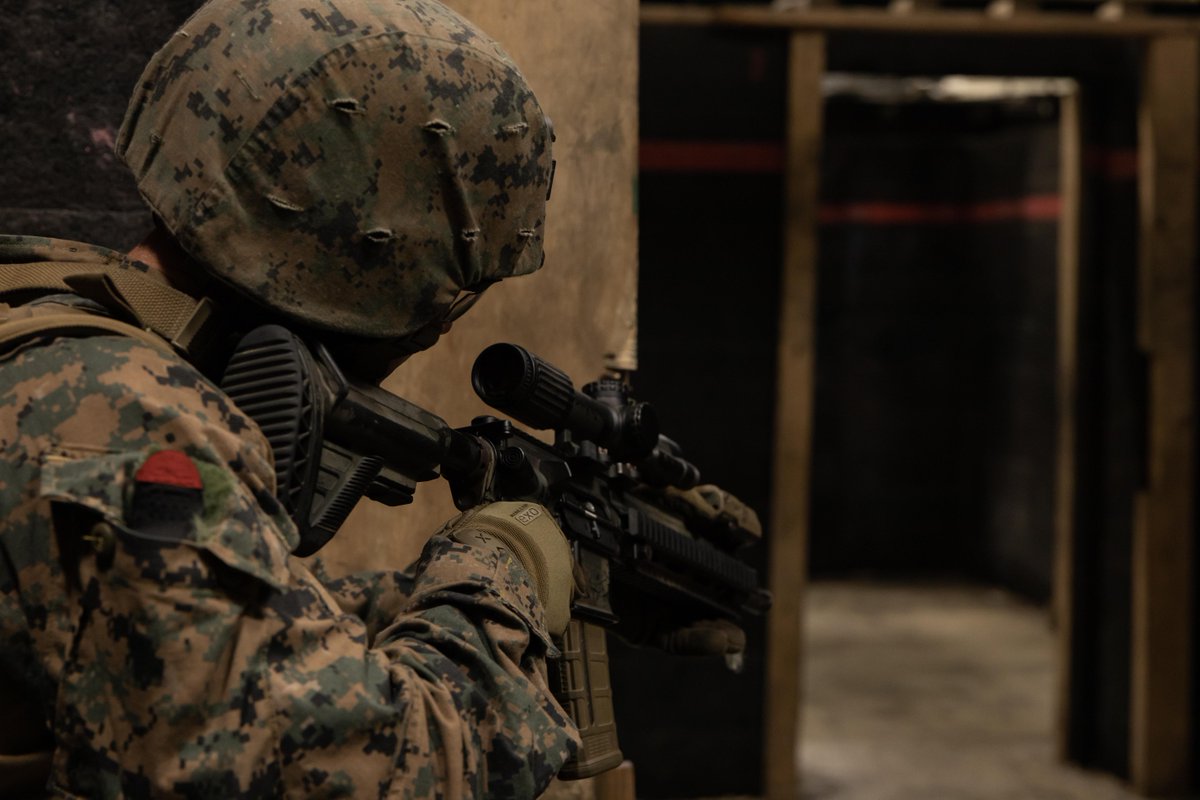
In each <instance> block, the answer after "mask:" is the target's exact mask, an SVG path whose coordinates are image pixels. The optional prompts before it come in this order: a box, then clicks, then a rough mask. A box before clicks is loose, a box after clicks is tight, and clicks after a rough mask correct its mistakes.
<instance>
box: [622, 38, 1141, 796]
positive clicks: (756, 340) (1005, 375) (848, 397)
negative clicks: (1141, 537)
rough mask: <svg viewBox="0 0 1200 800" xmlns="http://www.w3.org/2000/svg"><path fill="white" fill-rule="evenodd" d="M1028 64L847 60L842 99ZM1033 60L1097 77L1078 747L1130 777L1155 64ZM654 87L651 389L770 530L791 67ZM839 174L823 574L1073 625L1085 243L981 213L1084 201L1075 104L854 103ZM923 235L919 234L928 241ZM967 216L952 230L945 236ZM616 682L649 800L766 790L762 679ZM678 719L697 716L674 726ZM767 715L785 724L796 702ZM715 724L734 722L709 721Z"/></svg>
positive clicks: (867, 54)
mask: <svg viewBox="0 0 1200 800" xmlns="http://www.w3.org/2000/svg"><path fill="white" fill-rule="evenodd" d="M1011 46H1012V45H1011V43H1005V42H1000V41H989V40H986V39H971V40H970V41H969V42H963V41H962V40H959V41H957V42H952V41H948V40H941V39H937V38H936V37H919V38H918V39H912V38H904V39H901V40H897V39H894V38H893V39H888V38H886V37H875V38H873V37H859V38H854V37H849V36H836V35H835V36H832V37H831V39H830V44H829V58H830V68H831V70H846V71H849V72H864V73H871V74H876V75H877V74H879V73H880V72H883V73H884V74H888V73H889V72H891V73H896V72H898V73H901V74H908V75H925V76H930V77H938V73H936V72H931V71H930V70H931V69H933V68H935V65H939V66H938V67H937V68H941V69H945V68H946V67H945V65H946V64H947V63H955V62H957V63H958V64H959V65H960V67H961V71H962V72H965V73H977V74H989V73H990V71H991V70H990V69H989V66H988V65H989V63H991V62H995V61H996V60H997V58H996V56H997V55H998V54H1001V53H1003V50H1004V48H1006V47H1011ZM1064 48H1072V49H1074V52H1070V53H1066V52H1065V51H1064ZM1025 55H1026V56H1027V58H1026V60H1025V62H1024V63H1025V69H1024V70H1023V72H1025V73H1026V74H1031V75H1038V74H1043V75H1049V76H1054V75H1057V74H1061V73H1059V72H1056V71H1055V68H1056V66H1057V65H1059V64H1061V63H1063V62H1064V61H1070V63H1072V64H1075V65H1076V66H1077V68H1078V69H1077V72H1076V73H1075V75H1076V76H1077V77H1078V78H1079V79H1080V81H1081V91H1082V96H1083V98H1084V100H1083V108H1084V119H1083V129H1084V152H1085V176H1084V207H1083V219H1082V224H1083V228H1084V235H1083V237H1082V238H1083V240H1084V242H1085V243H1086V244H1085V246H1084V250H1083V252H1082V253H1081V263H1082V271H1083V277H1082V286H1081V288H1080V291H1081V299H1082V305H1083V307H1084V308H1085V309H1087V311H1086V312H1085V315H1084V318H1083V319H1082V320H1081V331H1080V336H1081V339H1082V344H1081V353H1080V360H1081V361H1080V371H1081V374H1080V390H1081V399H1080V403H1079V407H1078V413H1079V429H1078V432H1077V433H1078V439H1079V446H1078V451H1077V458H1078V459H1079V461H1080V464H1081V465H1082V467H1081V470H1082V474H1080V475H1079V476H1078V486H1077V497H1076V505H1077V509H1078V511H1077V513H1078V516H1079V520H1078V531H1079V534H1078V537H1079V545H1078V552H1077V554H1076V556H1077V558H1076V564H1075V569H1076V583H1077V586H1076V587H1075V589H1076V597H1077V598H1078V607H1077V609H1076V620H1077V622H1076V624H1077V626H1078V631H1077V640H1078V641H1077V642H1076V643H1075V645H1074V646H1075V647H1076V649H1077V652H1078V654H1079V656H1078V657H1077V659H1076V666H1077V672H1078V674H1076V675H1074V676H1073V681H1072V685H1073V691H1074V692H1075V695H1076V697H1075V699H1076V702H1077V703H1078V705H1079V706H1080V708H1082V709H1083V712H1082V713H1081V714H1080V715H1079V719H1078V720H1077V723H1078V724H1077V725H1076V727H1075V729H1073V730H1072V732H1071V737H1072V742H1071V748H1072V754H1073V757H1074V758H1075V759H1076V760H1078V761H1081V762H1082V763H1085V764H1089V765H1092V766H1098V767H1102V768H1105V769H1109V770H1112V771H1115V772H1117V773H1118V774H1123V773H1125V772H1126V770H1127V763H1126V750H1127V738H1126V737H1127V733H1126V732H1127V727H1128V687H1129V675H1128V661H1129V657H1128V653H1129V644H1128V638H1129V602H1130V598H1129V589H1128V587H1129V583H1130V578H1129V567H1128V558H1129V540H1130V532H1131V519H1132V517H1131V513H1132V511H1131V500H1132V496H1133V492H1134V491H1135V490H1136V489H1137V487H1138V485H1139V481H1140V479H1141V476H1140V473H1139V467H1138V464H1139V463H1140V457H1141V452H1142V443H1141V441H1140V437H1141V432H1140V420H1142V419H1144V413H1143V397H1142V395H1143V377H1144V376H1143V375H1142V371H1141V370H1142V367H1141V363H1140V360H1139V358H1138V356H1137V353H1136V350H1135V348H1134V343H1133V333H1134V328H1133V319H1134V317H1133V311H1134V309H1133V301H1134V297H1135V285H1134V275H1135V273H1134V268H1135V264H1136V172H1134V171H1131V170H1130V169H1129V168H1128V165H1129V160H1130V158H1132V153H1133V148H1134V145H1135V142H1136V138H1135V137H1136V131H1135V130H1134V128H1133V120H1134V118H1135V116H1134V113H1133V110H1134V109H1135V108H1136V102H1137V98H1136V92H1135V90H1134V88H1133V87H1132V86H1130V85H1128V83H1126V82H1123V81H1124V80H1125V79H1122V78H1119V77H1118V76H1119V75H1122V74H1124V75H1129V74H1134V72H1133V70H1132V69H1131V68H1130V65H1131V64H1132V59H1134V58H1136V54H1135V53H1134V52H1132V51H1130V50H1129V49H1127V48H1125V47H1124V46H1118V45H1112V44H1108V45H1104V46H1099V45H1096V43H1088V42H1083V43H1075V44H1069V45H1064V44H1063V43H1062V42H1053V43H1050V44H1048V45H1039V46H1036V47H1033V48H1032V49H1030V51H1029V52H1028V53H1027V54H1025ZM641 59H642V60H641V101H640V109H641V110H640V113H641V123H640V124H641V138H642V143H643V171H642V175H641V179H640V203H641V206H640V231H641V233H640V237H641V238H640V265H641V266H640V275H641V277H640V298H639V308H640V315H639V325H640V333H639V345H640V354H641V357H640V363H641V368H642V369H641V371H640V373H639V376H638V383H637V387H638V389H639V390H640V394H641V395H642V396H643V397H644V399H647V400H650V401H652V402H653V403H655V405H656V406H657V408H658V411H659V415H660V417H661V418H663V419H664V420H668V421H669V422H670V430H671V431H672V432H677V433H678V438H679V439H680V440H681V441H685V442H687V443H688V446H689V448H688V449H689V452H688V455H689V456H691V457H692V458H693V459H694V460H695V461H696V462H697V463H698V464H699V465H700V466H701V467H702V469H704V470H705V471H706V473H707V474H706V477H707V478H709V479H712V480H714V481H716V482H719V483H721V484H722V485H723V486H725V487H726V488H729V489H730V490H732V491H734V492H735V493H736V494H738V495H740V496H742V497H744V498H745V499H746V500H748V501H750V502H751V503H752V504H754V505H755V506H756V507H757V508H758V509H759V510H760V511H761V512H762V513H763V514H764V516H765V514H766V513H767V511H768V510H769V508H770V497H769V483H770V481H769V474H770V473H769V468H770V458H771V446H772V441H771V427H770V420H771V417H772V415H773V414H774V413H775V408H774V406H775V387H774V371H775V336H776V332H777V328H778V321H777V306H778V275H779V270H780V266H779V265H780V258H781V240H782V230H783V225H784V220H783V218H782V211H781V204H782V194H781V189H782V185H781V177H782V176H781V168H782V152H783V139H784V136H785V129H784V125H785V123H784V109H785V100H786V97H785V87H784V76H785V70H786V50H785V46H784V42H783V40H782V38H780V37H777V36H773V35H771V34H769V33H764V32H737V31H725V32H714V31H709V30H697V29H683V28H646V29H643V31H642V49H641ZM1008 60H1009V61H1010V62H1011V59H1008ZM670 142H683V143H686V144H689V145H695V144H697V143H701V144H707V145H715V146H716V147H717V148H718V149H719V148H720V147H722V146H730V145H732V146H735V147H736V146H749V147H751V149H755V150H756V151H757V152H759V153H763V152H766V153H768V154H770V153H771V152H777V153H778V159H777V161H778V163H777V164H776V165H775V167H774V168H772V167H771V166H770V164H769V162H770V161H771V159H770V157H768V158H766V162H768V164H767V166H764V163H763V161H761V160H759V161H755V162H753V163H748V164H747V165H745V166H744V167H743V168H739V167H738V166H737V165H736V164H733V165H731V164H730V163H728V160H723V159H721V158H719V157H716V158H709V159H708V160H706V157H705V156H704V155H700V156H695V157H694V160H695V164H694V165H693V166H692V167H691V168H688V167H686V166H681V165H680V164H679V163H673V164H669V165H666V166H664V165H663V163H662V162H661V161H658V160H656V159H655V158H654V157H652V156H651V154H654V153H660V152H661V151H662V150H663V148H664V146H666V145H669V143H670ZM823 146H824V150H823V154H822V175H821V204H822V216H823V219H824V222H823V224H822V226H821V229H820V238H819V246H818V297H817V367H816V372H817V385H816V408H815V421H814V422H815V427H814V430H815V438H814V450H813V484H812V486H811V491H812V498H811V502H812V507H811V508H812V510H811V514H812V518H811V529H810V541H809V562H810V571H811V574H812V576H813V577H816V578H821V577H847V576H854V577H867V578H871V579H877V580H906V581H911V580H914V579H916V580H933V581H951V582H961V581H968V582H975V583H985V584H989V585H997V586H1001V587H1005V588H1007V589H1010V590H1012V591H1015V592H1017V593H1019V594H1021V595H1024V596H1025V597H1026V598H1028V599H1029V600H1031V601H1033V602H1036V603H1039V604H1045V603H1047V601H1048V600H1049V598H1050V594H1051V591H1052V574H1053V547H1054V528H1053V509H1054V506H1053V502H1054V494H1053V493H1054V479H1055V461H1054V458H1055V435H1056V433H1055V431H1056V428H1055V413H1056V410H1055V403H1056V397H1055V381H1056V374H1055V369H1056V348H1057V322H1056V319H1057V316H1056V315H1057V311H1056V303H1057V296H1056V295H1057V220H1056V219H1055V218H1054V217H1053V216H1050V217H1047V216H1046V215H1045V214H1041V215H1039V214H1021V213H1015V214H1011V215H1008V216H1007V217H1005V216H1004V215H1001V216H1002V217H1003V218H1001V219H988V218H987V215H986V213H983V212H981V211H980V209H981V208H982V209H985V210H986V208H987V207H988V206H989V204H993V203H996V202H1001V203H1006V202H1007V203H1019V202H1021V201H1025V200H1033V201H1036V200H1038V199H1046V198H1049V199H1050V200H1053V199H1054V198H1055V197H1056V196H1057V195H1058V191H1059V187H1058V168H1059V166H1058V149H1059V132H1058V101H1057V99H1056V98H1053V97H1044V98H1030V99H1023V100H1009V101H988V102H969V103H964V102H958V103H935V102H931V101H923V102H879V101H865V100H862V99H856V98H854V97H832V98H830V99H828V100H827V102H826V106H825V122H824V139H823ZM773 148H774V150H773ZM685 160H686V159H685ZM863 204H868V205H884V206H887V207H890V208H898V209H900V211H901V212H902V213H901V218H900V219H898V220H897V219H890V220H873V219H865V220H862V219H856V218H855V217H854V216H853V215H849V216H848V215H847V214H846V210H847V209H854V208H859V207H861V206H862V205H863ZM947 209H949V211H947ZM903 212H915V213H916V214H917V216H918V217H919V218H918V219H917V220H916V221H908V222H906V221H904V219H903ZM946 213H949V214H950V215H951V219H949V220H948V221H947V220H945V219H939V218H938V214H943V216H944V214H946ZM922 214H924V217H922V216H921V215H922ZM931 214H932V216H931ZM784 402H786V399H785V400H784ZM718 418H719V419H720V420H721V422H720V423H717V422H714V420H715V419H718ZM768 535H769V531H768ZM758 641H761V640H758ZM756 655H758V656H761V651H758V652H756ZM752 663H753V662H752ZM614 671H615V680H616V687H617V693H616V694H617V702H618V707H617V710H618V716H619V722H620V724H621V726H622V743H623V745H624V747H625V750H626V754H627V755H628V756H630V757H631V758H632V759H633V760H634V762H635V764H636V765H637V770H638V789H639V795H644V796H646V797H668V796H676V797H677V796H704V795H717V794H721V793H753V792H755V791H758V790H759V789H760V788H761V787H760V784H759V774H758V767H759V765H758V762H757V754H758V750H757V749H756V748H757V747H758V746H759V741H760V740H759V736H760V733H759V731H760V729H761V719H762V718H761V712H760V711H758V710H757V709H755V706H754V704H755V699H756V696H757V693H758V692H759V691H760V690H761V689H762V687H761V683H760V682H761V675H760V674H759V675H756V674H755V673H754V672H753V671H751V672H749V673H748V674H747V675H745V676H741V677H731V676H726V675H722V674H720V673H719V671H715V672H701V671H699V670H697V669H696V668H694V667H690V666H688V665H681V664H677V663H672V662H670V661H669V660H667V659H646V658H638V659H637V660H634V659H633V658H632V657H630V656H629V655H628V654H625V653H622V652H618V654H617V659H616V664H615V667H614ZM664 696H665V697H671V698H674V703H675V707H674V708H671V709H668V712H669V713H667V714H666V715H665V716H664V713H663V710H662V703H663V702H664V700H663V698H664ZM764 696H765V698H766V700H765V701H766V702H768V703H769V702H771V698H770V694H769V690H768V691H767V692H765V693H764ZM697 697H701V698H702V697H721V698H723V700H722V704H723V705H722V706H720V707H719V709H718V707H710V706H709V705H705V704H703V703H702V704H701V706H700V707H696V705H695V698H697ZM651 701H653V703H652V702H651ZM651 707H653V708H654V709H655V710H654V711H653V712H651V711H650V710H649V709H650V708H651ZM706 715H707V716H706ZM681 764H686V765H687V768H686V769H681V768H680V765H681Z"/></svg>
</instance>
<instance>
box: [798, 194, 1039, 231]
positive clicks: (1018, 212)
mask: <svg viewBox="0 0 1200 800" xmlns="http://www.w3.org/2000/svg"><path fill="white" fill-rule="evenodd" d="M1061 211H1062V198H1061V197H1059V195H1057V194H1043V195H1030V196H1029V197H1019V198H1016V199H1013V200H990V201H987V202H984V203H966V204H955V203H888V202H865V203H826V204H824V205H822V206H821V211H820V220H821V224H822V225H950V224H959V223H980V222H1009V221H1023V222H1053V221H1055V220H1057V219H1058V216H1059V213H1060V212H1061Z"/></svg>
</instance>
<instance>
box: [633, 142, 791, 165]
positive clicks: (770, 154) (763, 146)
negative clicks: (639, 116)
mask: <svg viewBox="0 0 1200 800" xmlns="http://www.w3.org/2000/svg"><path fill="white" fill-rule="evenodd" d="M638 163H639V165H640V167H641V169H642V171H643V172H693V173H699V172H737V173H763V172H768V173H769V172H783V164H784V152H783V143H782V142H701V141H683V140H670V139H643V140H642V141H641V146H640V150H639V152H638Z"/></svg>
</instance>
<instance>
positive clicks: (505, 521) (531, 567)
mask: <svg viewBox="0 0 1200 800" xmlns="http://www.w3.org/2000/svg"><path fill="white" fill-rule="evenodd" d="M441 532H442V533H444V534H446V535H447V536H449V537H450V538H451V539H453V540H454V541H456V542H462V543H463V544H468V545H471V546H473V547H491V548H497V547H500V548H503V549H505V550H507V551H508V552H509V553H511V554H512V555H513V557H514V558H516V559H517V561H520V562H521V566H523V567H524V568H525V571H526V572H528V573H529V577H530V578H531V579H532V580H533V585H534V588H535V589H536V590H537V595H538V600H540V601H541V603H542V609H543V611H544V613H545V619H546V630H548V631H549V632H550V634H551V635H552V636H562V634H563V631H565V630H566V629H567V623H568V622H569V621H570V619H571V592H572V590H573V589H574V587H575V578H574V573H573V571H572V570H573V567H574V563H575V560H574V558H573V557H572V555H571V545H570V544H568V543H567V537H565V536H563V533H562V531H561V530H559V528H558V524H557V523H555V521H554V517H553V516H551V514H550V512H549V511H547V510H546V509H545V508H543V507H542V506H539V505H537V504H536V503H524V502H511V501H504V502H499V503H490V504H488V505H483V506H479V507H477V508H473V509H471V510H470V511H466V512H464V513H463V514H462V515H461V516H459V517H458V518H457V519H455V520H452V521H451V522H449V523H448V524H447V525H446V527H445V528H443V529H442V531H441Z"/></svg>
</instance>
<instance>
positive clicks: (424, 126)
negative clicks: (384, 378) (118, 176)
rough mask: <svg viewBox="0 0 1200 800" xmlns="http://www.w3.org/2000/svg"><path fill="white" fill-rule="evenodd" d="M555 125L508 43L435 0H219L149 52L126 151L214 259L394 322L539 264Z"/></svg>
mask: <svg viewBox="0 0 1200 800" xmlns="http://www.w3.org/2000/svg"><path fill="white" fill-rule="evenodd" d="M551 138H552V134H551V131H550V126H549V123H548V121H547V119H546V117H545V115H544V114H543V113H542V110H541V108H540V106H539V105H538V102H537V99H536V98H535V97H534V96H533V93H532V91H531V90H530V89H529V87H528V85H527V84H526V82H525V79H524V78H523V76H522V75H521V73H520V72H519V71H518V70H517V68H516V66H515V65H514V64H513V63H512V60H511V59H510V58H509V57H508V55H507V54H506V53H505V52H504V51H503V50H502V49H501V48H500V47H499V45H497V44H496V42H494V41H493V40H492V39H490V38H488V37H487V36H486V35H485V34H483V33H482V32H481V31H479V30H478V29H477V28H475V27H474V26H473V25H472V24H471V23H470V22H468V21H466V20H465V19H463V18H462V17H460V16H458V15H457V14H455V13H454V12H453V11H451V10H449V9H447V8H446V7H445V6H443V5H441V4H440V3H437V2H433V0H312V2H308V3H294V2H288V0H210V2H208V3H206V4H205V5H204V6H202V7H201V8H200V9H199V10H198V11H197V12H196V13H195V14H194V15H193V16H192V17H191V18H190V19H189V20H188V21H187V22H186V23H184V25H183V27H182V28H181V29H180V30H179V31H178V32H176V34H175V35H174V36H173V37H172V38H171V40H170V41H169V42H168V43H167V44H166V45H165V46H164V47H163V48H162V49H161V50H159V52H158V53H157V54H156V55H155V56H154V58H153V59H152V60H151V62H150V64H149V65H148V66H147V67H146V69H145V71H144V73H143V74H142V78H141V81H140V82H139V85H138V88H137V90H136V93H135V96H134V98H133V100H132V101H131V103H130V105H129V109H128V111H127V112H126V116H125V121H124V123H123V125H122V127H121V132H120V134H119V137H118V142H117V151H118V154H119V155H120V157H121V158H122V159H123V160H124V161H125V163H126V164H127V165H128V166H129V167H130V169H131V170H132V171H133V173H134V175H135V177H136V180H137V184H138V188H139V190H140V191H141V193H142V196H143V197H144V198H145V199H146V201H147V202H148V203H149V204H150V206H151V207H152V209H153V210H154V211H155V213H156V214H157V215H158V216H159V218H160V219H161V220H162V221H163V223H164V225H165V226H166V227H167V229H168V230H169V231H170V232H171V233H172V235H173V236H174V237H175V239H176V240H177V241H178V242H179V244H180V245H181V246H182V247H183V249H184V250H185V251H186V252H187V253H188V254H189V255H190V256H192V257H193V258H194V259H195V260H196V261H198V262H199V263H200V264H201V265H203V266H204V267H205V268H206V269H207V270H209V271H210V272H212V273H213V274H214V275H216V276H218V277H219V278H221V279H222V280H224V281H226V282H227V283H229V284H232V285H233V286H234V287H235V288H237V289H239V290H240V291H242V292H243V293H245V294H248V295H250V296H251V297H253V298H254V299H256V300H258V301H259V302H261V303H263V304H265V305H267V306H269V307H271V308H273V309H276V310H278V311H281V312H283V313H284V314H286V315H288V316H290V317H292V318H295V319H298V320H301V321H303V322H305V323H307V324H309V325H312V326H315V327H317V328H320V329H325V330H331V331H337V332H340V333H347V334H352V335H357V336H367V337H379V338H385V337H386V338H392V337H403V336H406V335H408V334H411V333H412V332H414V331H416V330H418V329H420V328H421V327H423V326H425V325H427V324H430V323H432V322H436V321H437V320H439V319H440V318H441V315H443V314H444V313H445V311H446V309H447V308H448V307H449V306H450V304H451V303H452V302H453V301H454V299H455V297H456V296H457V295H458V292H459V291H460V290H462V289H464V288H469V289H480V288H482V287H484V286H486V285H488V284H490V283H492V282H495V281H497V280H500V279H501V278H505V277H508V276H511V275H521V274H525V273H529V272H533V271H534V270H536V269H537V268H538V267H539V266H541V262H542V258H543V256H542V234H543V230H544V224H545V207H546V198H547V195H548V190H549V184H550V180H551V171H552V161H551V153H550V146H551V144H550V143H551Z"/></svg>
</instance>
